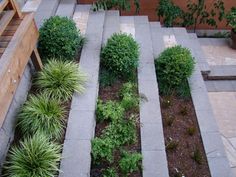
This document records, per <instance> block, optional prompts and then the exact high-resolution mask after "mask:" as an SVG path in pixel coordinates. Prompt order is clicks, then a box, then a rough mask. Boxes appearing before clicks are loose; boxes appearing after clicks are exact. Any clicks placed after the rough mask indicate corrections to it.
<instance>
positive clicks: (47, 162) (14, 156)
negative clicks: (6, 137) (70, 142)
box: [4, 134, 61, 177]
mask: <svg viewBox="0 0 236 177" xmlns="http://www.w3.org/2000/svg"><path fill="white" fill-rule="evenodd" d="M60 151H61V146H60V145H57V144H54V143H51V142H49V140H48V139H47V138H46V137H45V136H44V135H42V134H41V135H40V134H36V135H34V136H33V137H32V138H25V139H24V140H23V141H20V145H19V146H18V147H13V148H12V149H11V150H10V151H9V155H8V158H7V161H6V164H5V166H4V167H5V170H6V176H11V177H26V176H29V177H30V176H32V177H46V176H48V177H49V176H55V175H56V174H57V172H58V171H59V170H58V168H57V166H58V164H59V162H60V159H61V157H60Z"/></svg>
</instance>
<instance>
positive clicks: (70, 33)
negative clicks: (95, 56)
mask: <svg viewBox="0 0 236 177" xmlns="http://www.w3.org/2000/svg"><path fill="white" fill-rule="evenodd" d="M39 34H40V35H39V43H38V49H39V53H40V55H41V57H42V58H43V60H47V59H50V58H62V59H66V60H74V59H75V56H76V53H77V51H78V49H80V48H81V47H82V45H83V41H84V38H83V37H82V36H81V35H80V32H79V31H78V30H77V28H76V24H75V22H74V21H73V20H72V19H69V18H67V17H59V16H54V17H51V18H49V19H48V20H46V21H45V22H44V24H43V26H42V27H41V28H40V30H39Z"/></svg>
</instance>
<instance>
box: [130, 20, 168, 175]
mask: <svg viewBox="0 0 236 177" xmlns="http://www.w3.org/2000/svg"><path fill="white" fill-rule="evenodd" d="M150 25H151V24H150V23H149V22H148V19H147V17H146V16H140V17H134V26H135V39H136V41H137V42H138V43H139V45H140V59H139V68H138V87H139V95H140V96H141V97H144V98H145V100H144V101H142V102H141V104H140V122H141V125H142V126H140V127H141V146H142V147H141V149H142V155H143V177H150V176H162V177H168V176H169V172H168V165H167V158H166V151H165V143H164V135H163V127H162V118H161V109H160V101H159V91H158V84H157V79H156V72H155V66H154V56H153V44H152V36H151V31H150ZM152 26H156V27H158V25H157V24H155V23H154V24H152ZM158 28H160V27H158ZM156 45H157V46H158V45H160V44H156ZM154 46H155V45H154Z"/></svg>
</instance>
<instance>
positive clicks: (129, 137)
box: [102, 117, 137, 147]
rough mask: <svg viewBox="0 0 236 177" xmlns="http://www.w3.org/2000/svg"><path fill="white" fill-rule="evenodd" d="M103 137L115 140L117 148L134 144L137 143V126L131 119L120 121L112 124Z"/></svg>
mask: <svg viewBox="0 0 236 177" xmlns="http://www.w3.org/2000/svg"><path fill="white" fill-rule="evenodd" d="M102 137H103V138H104V139H106V138H109V139H111V140H113V144H114V146H116V147H120V146H121V145H126V144H133V143H135V142H136V141H137V134H136V125H135V122H134V120H133V118H132V117H131V118H130V119H129V120H120V121H119V122H115V123H111V124H110V125H109V126H108V127H107V128H106V129H105V130H104V131H103V135H102Z"/></svg>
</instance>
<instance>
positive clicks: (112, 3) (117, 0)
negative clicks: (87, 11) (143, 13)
mask: <svg viewBox="0 0 236 177" xmlns="http://www.w3.org/2000/svg"><path fill="white" fill-rule="evenodd" d="M133 3H134V6H135V7H136V13H138V12H139V10H140V3H139V0H134V2H133ZM130 6H131V1H130V0H97V1H96V2H94V3H93V6H92V9H93V11H98V10H100V9H102V10H110V9H113V8H115V9H119V10H125V11H129V10H130Z"/></svg>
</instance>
